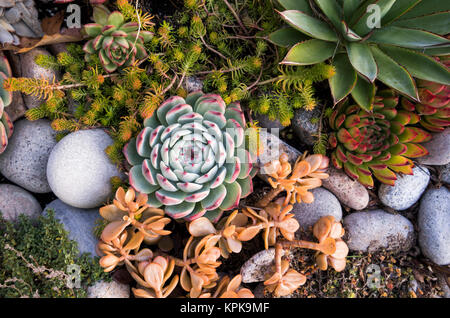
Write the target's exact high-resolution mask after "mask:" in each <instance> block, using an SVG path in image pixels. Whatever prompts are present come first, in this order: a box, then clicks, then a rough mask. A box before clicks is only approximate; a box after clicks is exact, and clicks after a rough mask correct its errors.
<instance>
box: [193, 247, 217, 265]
mask: <svg viewBox="0 0 450 318" xmlns="http://www.w3.org/2000/svg"><path fill="white" fill-rule="evenodd" d="M219 257H220V248H218V247H211V248H208V249H205V250H204V251H203V252H202V253H201V254H200V255H199V256H198V257H197V258H196V260H197V263H201V264H213V263H215V262H216V261H217V259H218V258H219Z"/></svg>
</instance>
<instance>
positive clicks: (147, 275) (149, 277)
mask: <svg viewBox="0 0 450 318" xmlns="http://www.w3.org/2000/svg"><path fill="white" fill-rule="evenodd" d="M144 279H145V281H146V282H147V283H148V284H149V285H150V287H151V288H153V289H154V290H155V291H158V290H160V289H161V285H162V282H163V279H164V270H163V268H162V267H161V265H159V264H157V263H150V264H148V265H147V267H145V270H144Z"/></svg>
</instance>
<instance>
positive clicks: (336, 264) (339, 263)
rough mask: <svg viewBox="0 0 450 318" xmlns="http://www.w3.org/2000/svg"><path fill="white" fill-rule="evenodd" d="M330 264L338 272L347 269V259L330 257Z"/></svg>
mask: <svg viewBox="0 0 450 318" xmlns="http://www.w3.org/2000/svg"><path fill="white" fill-rule="evenodd" d="M328 262H329V264H330V266H331V267H333V268H334V270H335V271H336V272H341V271H343V270H344V269H345V264H346V259H345V258H334V257H331V256H329V257H328Z"/></svg>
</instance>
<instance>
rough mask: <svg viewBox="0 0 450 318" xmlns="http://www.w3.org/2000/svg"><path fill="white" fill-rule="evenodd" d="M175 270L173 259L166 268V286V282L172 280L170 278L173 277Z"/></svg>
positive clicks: (164, 281)
mask: <svg viewBox="0 0 450 318" xmlns="http://www.w3.org/2000/svg"><path fill="white" fill-rule="evenodd" d="M174 268H175V260H174V259H173V258H171V259H170V261H169V264H168V266H167V268H166V271H165V272H164V280H163V284H165V283H166V281H167V280H168V279H169V278H170V276H172V274H173V270H174Z"/></svg>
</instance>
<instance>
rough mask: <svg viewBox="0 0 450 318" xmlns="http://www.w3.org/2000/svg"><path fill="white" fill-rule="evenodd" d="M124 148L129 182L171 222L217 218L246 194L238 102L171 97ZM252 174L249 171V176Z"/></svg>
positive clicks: (246, 159)
mask: <svg viewBox="0 0 450 318" xmlns="http://www.w3.org/2000/svg"><path fill="white" fill-rule="evenodd" d="M144 126H145V127H144V129H143V130H142V131H141V132H140V133H139V135H138V136H137V137H136V138H133V139H131V140H130V142H129V143H128V144H127V145H125V148H124V154H125V156H126V158H127V161H128V162H129V163H130V164H131V165H132V168H131V169H130V172H129V180H130V184H131V185H132V186H133V187H134V188H135V189H136V190H137V191H139V192H141V193H147V194H149V200H148V204H149V205H150V206H152V207H160V206H165V208H164V209H165V213H166V214H167V215H169V216H171V217H172V218H175V219H178V218H184V219H186V220H189V221H192V220H194V219H197V218H199V217H201V216H203V215H204V216H205V217H207V218H209V219H211V220H216V219H218V218H219V217H220V216H221V214H222V212H223V211H225V210H229V209H232V208H234V207H236V206H237V205H238V203H239V200H240V199H241V198H244V197H245V196H247V195H248V194H250V192H251V191H252V180H251V177H252V176H253V172H254V171H252V170H253V169H252V161H251V159H252V158H251V155H250V153H249V152H248V151H247V150H246V149H245V148H244V144H245V143H244V133H245V130H244V129H245V118H244V114H243V112H242V110H241V107H240V105H239V103H233V104H230V105H229V106H228V107H227V106H226V105H225V102H224V101H223V99H222V98H221V97H220V96H219V95H215V94H203V93H202V92H193V93H191V94H189V95H188V96H187V97H186V99H184V98H182V97H179V96H174V97H171V98H169V99H168V100H166V101H165V102H164V103H163V104H161V106H159V108H158V109H157V111H156V112H155V114H154V115H153V116H152V117H150V118H148V119H146V120H145V121H144ZM251 172H252V173H251Z"/></svg>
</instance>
